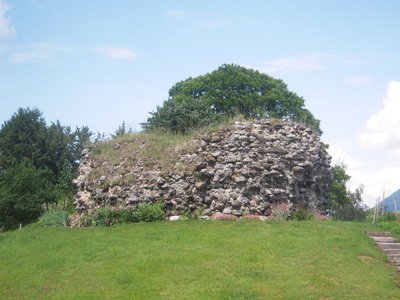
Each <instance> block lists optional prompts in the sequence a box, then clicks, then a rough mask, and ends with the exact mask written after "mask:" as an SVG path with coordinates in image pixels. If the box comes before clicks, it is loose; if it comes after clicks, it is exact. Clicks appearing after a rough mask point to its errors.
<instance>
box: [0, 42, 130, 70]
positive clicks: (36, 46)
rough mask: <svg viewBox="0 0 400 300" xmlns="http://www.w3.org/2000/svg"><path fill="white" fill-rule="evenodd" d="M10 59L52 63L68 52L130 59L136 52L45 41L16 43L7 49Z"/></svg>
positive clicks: (18, 62)
mask: <svg viewBox="0 0 400 300" xmlns="http://www.w3.org/2000/svg"><path fill="white" fill-rule="evenodd" d="M8 50H9V51H10V52H11V54H10V61H11V62H12V63H15V64H22V63H46V64H50V65H54V64H57V63H59V61H60V60H61V59H62V58H63V57H65V55H68V54H88V53H89V54H100V55H102V56H104V57H107V58H111V59H121V60H132V59H134V58H136V53H135V52H133V51H132V50H130V49H128V48H120V47H113V46H97V47H89V48H81V47H76V46H72V45H68V44H65V43H62V42H55V41H46V42H39V43H31V44H26V45H17V46H14V47H12V48H9V49H8Z"/></svg>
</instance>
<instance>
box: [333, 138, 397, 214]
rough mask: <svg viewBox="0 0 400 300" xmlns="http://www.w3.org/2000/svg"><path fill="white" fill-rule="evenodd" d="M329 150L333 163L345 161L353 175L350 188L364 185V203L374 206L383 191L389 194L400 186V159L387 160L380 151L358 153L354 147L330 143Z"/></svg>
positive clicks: (349, 183) (348, 171) (353, 189)
mask: <svg viewBox="0 0 400 300" xmlns="http://www.w3.org/2000/svg"><path fill="white" fill-rule="evenodd" d="M328 151H329V154H330V155H332V165H334V164H336V163H341V162H343V163H344V164H345V165H346V166H347V170H346V173H347V174H348V175H350V176H351V179H350V181H349V182H348V188H349V189H350V190H351V191H355V189H356V188H357V187H359V186H360V185H361V184H362V185H363V186H364V193H363V200H364V204H366V205H368V206H370V207H372V206H373V205H374V204H375V200H376V199H377V198H378V197H382V193H383V192H385V194H386V196H389V195H390V194H391V193H393V192H395V191H397V190H398V189H399V188H400V160H396V159H395V160H393V158H392V159H390V160H389V161H387V160H385V159H386V158H385V157H384V153H380V152H378V151H374V152H369V153H368V154H366V153H364V155H360V154H361V153H360V152H358V154H356V153H357V149H354V147H350V148H349V149H345V148H343V147H340V146H334V145H330V147H329V149H328ZM350 152H351V154H350ZM391 164H392V165H391Z"/></svg>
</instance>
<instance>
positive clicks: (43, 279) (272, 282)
mask: <svg viewBox="0 0 400 300" xmlns="http://www.w3.org/2000/svg"><path fill="white" fill-rule="evenodd" d="M365 229H366V225H365V224H354V223H337V222H316V221H309V222H274V223H263V222H259V221H240V222H235V221H184V222H157V223H139V224H132V225H124V226H115V227H110V228H83V229H69V228H68V229H67V228H44V227H40V226H39V225H32V226H28V227H26V228H24V229H23V230H21V231H14V232H8V233H3V234H0V299H158V298H161V299H400V288H399V286H400V276H399V275H398V274H397V271H396V270H395V269H394V268H393V267H391V266H389V265H388V264H387V263H386V259H385V257H384V255H383V254H382V253H381V252H380V251H378V250H377V248H375V246H374V245H373V243H372V241H370V240H369V238H368V237H367V236H366V234H365V233H364V230H365Z"/></svg>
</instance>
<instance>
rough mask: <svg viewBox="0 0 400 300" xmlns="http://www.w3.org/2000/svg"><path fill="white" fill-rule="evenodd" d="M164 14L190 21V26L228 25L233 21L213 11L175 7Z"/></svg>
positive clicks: (210, 26) (211, 26) (191, 27)
mask: <svg viewBox="0 0 400 300" xmlns="http://www.w3.org/2000/svg"><path fill="white" fill-rule="evenodd" d="M164 16H167V17H170V18H174V19H176V20H180V21H185V22H187V23H188V28H189V29H193V28H215V27H226V26H229V25H230V24H231V21H230V20H229V19H228V18H226V17H224V16H222V15H221V14H219V13H216V12H213V11H200V10H186V9H174V10H170V11H167V12H166V13H165V14H164Z"/></svg>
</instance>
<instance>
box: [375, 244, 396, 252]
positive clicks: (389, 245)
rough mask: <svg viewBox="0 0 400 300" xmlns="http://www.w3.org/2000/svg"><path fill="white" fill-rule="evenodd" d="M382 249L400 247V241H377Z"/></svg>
mask: <svg viewBox="0 0 400 300" xmlns="http://www.w3.org/2000/svg"><path fill="white" fill-rule="evenodd" d="M376 244H377V245H378V247H379V248H381V249H382V250H386V249H400V243H376Z"/></svg>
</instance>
